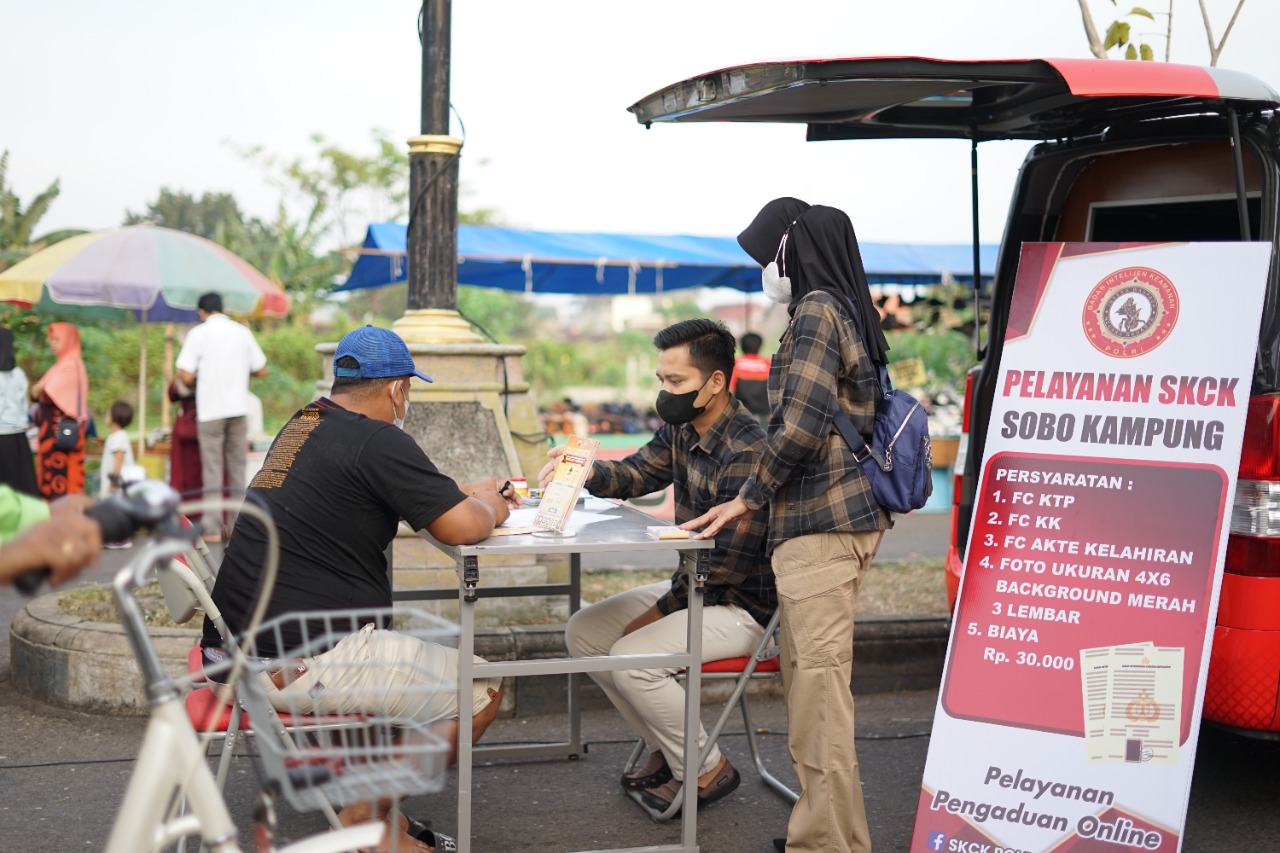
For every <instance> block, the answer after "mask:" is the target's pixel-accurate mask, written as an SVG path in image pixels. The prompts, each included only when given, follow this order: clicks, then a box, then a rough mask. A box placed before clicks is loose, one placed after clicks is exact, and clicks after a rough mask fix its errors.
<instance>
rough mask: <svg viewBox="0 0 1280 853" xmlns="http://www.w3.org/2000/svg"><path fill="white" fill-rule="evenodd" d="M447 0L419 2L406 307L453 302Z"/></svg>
mask: <svg viewBox="0 0 1280 853" xmlns="http://www.w3.org/2000/svg"><path fill="white" fill-rule="evenodd" d="M451 5H452V4H451V2H450V0H424V2H423V4H422V32H421V38H422V122H421V132H422V135H421V136H417V137H414V138H413V139H411V140H409V198H410V199H411V203H410V204H411V206H410V209H409V234H408V244H409V245H408V255H409V258H408V260H409V292H408V303H407V307H408V309H409V310H410V311H413V310H419V309H424V308H439V309H447V310H452V309H454V308H455V307H456V306H457V301H458V294H457V264H458V260H457V256H458V252H457V244H458V231H457V228H458V153H459V151H460V149H461V147H462V140H460V139H454V138H452V137H450V136H449V41H450V29H449V28H450V23H449V17H450V9H451Z"/></svg>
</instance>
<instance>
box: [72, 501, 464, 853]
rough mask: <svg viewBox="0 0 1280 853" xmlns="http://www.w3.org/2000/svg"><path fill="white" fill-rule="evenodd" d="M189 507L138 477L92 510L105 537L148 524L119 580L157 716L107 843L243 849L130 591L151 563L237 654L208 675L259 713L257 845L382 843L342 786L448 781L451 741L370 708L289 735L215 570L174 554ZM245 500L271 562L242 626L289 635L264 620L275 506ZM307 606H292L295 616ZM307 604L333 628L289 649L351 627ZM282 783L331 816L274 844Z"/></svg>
mask: <svg viewBox="0 0 1280 853" xmlns="http://www.w3.org/2000/svg"><path fill="white" fill-rule="evenodd" d="M193 508H195V507H194V506H186V505H180V503H179V498H178V495H177V493H176V492H174V491H173V490H172V489H170V488H169V487H168V486H167V485H165V484H164V483H160V482H155V481H142V482H137V483H133V484H131V485H129V486H127V487H126V488H125V489H124V490H123V491H122V492H119V493H117V495H115V496H113V497H112V498H108V499H106V500H104V501H101V502H99V503H98V504H97V505H95V506H94V507H92V508H91V509H90V511H89V514H90V515H92V516H93V517H94V518H95V519H97V520H98V522H99V523H100V524H101V525H102V527H103V538H104V541H119V540H122V539H126V538H129V537H131V536H133V535H134V534H135V533H137V532H139V531H143V532H146V533H148V534H149V538H148V541H147V542H146V544H145V546H144V547H142V548H141V549H140V550H139V552H138V554H137V556H136V557H135V558H134V559H133V560H132V561H130V563H129V564H128V565H127V566H125V567H124V568H123V569H121V570H120V571H119V572H118V573H117V574H116V576H115V578H114V580H113V583H112V592H113V596H114V598H115V602H116V606H117V609H118V612H119V614H120V620H121V623H122V624H123V626H124V631H125V634H126V636H127V638H128V640H129V643H130V647H131V648H132V650H133V653H134V657H135V658H136V660H137V663H138V668H139V670H140V672H141V675H142V682H143V687H144V690H145V693H146V697H147V705H148V709H149V711H148V714H149V717H150V719H149V722H148V724H147V728H146V732H145V734H144V736H143V741H142V746H141V748H140V750H139V752H138V758H137V763H136V765H135V768H134V771H133V773H132V775H131V776H130V779H129V784H128V786H127V788H126V790H125V795H124V800H123V802H122V804H121V807H120V811H119V813H118V814H117V817H116V820H115V822H114V824H113V827H112V830H111V834H110V836H109V838H108V841H107V846H106V853H159V852H160V851H161V850H162V849H164V848H166V847H169V846H170V845H174V844H178V845H179V847H180V849H181V848H183V847H184V846H185V842H186V839H187V838H188V837H191V836H197V837H199V839H200V841H201V844H202V846H203V848H204V849H208V850H209V851H212V853H241V851H242V849H243V848H242V847H241V846H240V844H239V842H238V839H237V836H238V830H237V828H236V825H235V822H234V819H233V817H232V815H231V813H230V810H229V809H228V806H227V803H226V800H225V798H224V796H223V794H222V791H221V789H220V787H219V783H218V780H216V779H215V776H214V773H213V771H212V770H211V768H210V766H209V763H208V755H207V743H208V738H209V736H210V734H211V733H210V732H203V733H200V732H197V730H196V729H195V727H194V726H193V725H192V723H191V721H190V718H189V717H188V715H187V712H186V708H185V704H184V701H183V695H184V693H183V690H182V682H181V681H180V680H176V679H174V678H172V677H171V676H169V675H168V673H166V672H165V670H164V667H163V665H162V664H161V661H160V658H159V655H158V653H157V652H156V649H155V646H154V644H153V643H152V641H151V638H150V635H149V634H148V632H147V629H146V624H145V621H144V618H143V615H142V610H141V608H140V606H139V605H138V602H137V599H136V598H135V597H134V592H135V591H136V590H137V589H138V588H139V587H141V586H142V585H143V584H144V583H145V582H146V580H147V579H148V577H149V576H151V575H153V574H155V575H157V576H159V577H166V576H167V580H166V583H165V585H166V586H167V587H168V589H167V590H166V591H167V592H168V591H172V590H173V589H175V588H176V587H175V586H174V585H175V584H181V585H183V586H185V588H186V590H188V591H189V593H190V596H191V597H192V598H194V599H195V600H196V601H198V602H199V603H200V605H202V606H203V607H204V609H205V610H206V612H207V613H209V614H212V618H214V620H215V624H219V627H220V629H223V630H224V645H225V646H226V648H227V651H228V653H229V655H230V658H231V659H230V660H229V661H228V662H227V663H226V664H225V665H220V666H219V667H216V668H213V669H211V670H208V671H207V672H206V674H207V675H208V676H209V677H210V678H213V677H215V676H219V677H221V676H225V678H219V680H220V681H221V682H222V683H224V684H226V685H229V686H232V687H234V689H235V691H236V696H237V700H238V701H240V702H242V704H243V705H244V706H245V707H246V708H247V709H248V711H249V713H250V714H251V715H252V718H253V719H254V721H255V732H256V734H257V735H258V737H259V745H260V756H259V757H260V760H261V767H262V772H261V776H262V779H263V783H262V788H261V790H260V791H259V794H258V804H257V808H256V810H255V818H254V829H255V836H256V849H257V850H259V851H270V853H340V851H351V850H363V849H369V848H372V847H375V846H377V845H378V844H380V843H381V842H382V839H383V834H384V831H385V829H386V825H385V824H384V823H382V822H377V821H371V822H368V823H363V824H359V825H356V826H351V827H340V826H337V825H336V824H337V821H336V818H335V816H334V812H333V809H332V807H331V805H330V803H329V800H330V799H331V798H333V797H340V796H346V797H351V798H356V799H364V798H373V797H378V798H382V797H386V798H396V799H398V798H400V797H403V796H408V795H411V794H420V793H428V792H432V791H438V790H440V788H441V787H442V786H443V773H444V768H445V766H446V763H447V759H446V756H447V753H448V745H447V744H446V742H445V741H444V740H442V739H440V738H439V737H437V736H436V735H434V734H433V733H431V732H428V731H426V730H422V731H421V732H418V733H416V734H415V735H414V736H412V737H405V736H404V732H405V731H406V729H408V730H409V731H411V732H412V731H413V726H414V724H413V723H412V722H411V721H406V720H403V719H397V718H386V717H376V716H366V715H354V716H345V717H329V718H327V719H324V720H321V721H320V722H319V725H317V726H315V727H312V728H310V729H308V731H307V734H305V735H303V736H302V737H300V738H296V737H293V736H291V735H290V733H289V731H288V730H287V729H286V728H285V727H284V726H283V724H281V723H280V722H279V719H278V718H277V715H276V714H275V711H274V710H273V709H272V708H271V706H270V703H269V702H268V700H267V697H266V695H265V693H264V691H263V690H262V689H261V687H259V686H258V684H257V681H258V680H259V678H261V677H262V674H263V673H264V672H265V671H266V668H265V664H264V663H263V661H261V660H260V659H253V658H252V656H251V655H250V654H245V653H243V652H242V651H241V650H240V649H239V648H238V647H237V646H236V644H235V642H234V641H232V640H231V638H230V637H229V635H228V634H226V632H225V624H220V617H218V616H217V612H218V611H217V608H216V606H215V605H214V604H213V601H212V599H211V597H210V595H209V588H210V587H211V583H210V580H211V578H210V577H209V576H208V575H207V574H206V575H205V576H204V577H201V576H200V574H203V573H197V572H195V571H192V570H191V569H190V568H188V567H187V566H185V565H183V564H182V563H178V562H176V558H178V557H179V556H181V555H184V554H187V555H190V554H191V551H192V548H193V545H194V542H195V541H196V540H197V539H198V538H199V535H200V531H199V528H197V527H192V526H190V525H184V523H183V517H182V510H184V509H185V510H190V509H193ZM201 508H210V505H209V504H204V505H203V506H202V507H201ZM239 511H240V512H241V513H244V514H248V515H252V516H254V517H256V518H258V519H259V520H261V521H262V522H263V524H264V525H265V526H266V528H267V530H268V537H269V541H270V547H269V549H268V550H269V553H270V554H271V555H272V557H271V558H270V559H269V560H268V564H267V565H266V566H264V571H263V590H262V591H261V592H260V594H259V603H258V607H257V609H256V611H255V613H254V614H253V616H252V618H251V621H250V624H249V628H248V630H246V632H245V636H248V637H255V636H262V635H264V632H265V635H266V636H273V637H275V638H276V639H277V640H281V639H282V634H281V633H280V632H281V624H282V622H281V620H279V619H277V620H273V621H272V622H267V623H265V624H261V623H262V616H263V612H264V611H265V609H266V600H267V598H268V595H267V592H269V590H270V589H271V588H272V585H273V584H274V579H275V568H276V567H275V550H276V549H275V541H274V539H275V530H274V527H273V526H272V524H271V520H270V518H269V517H268V515H267V513H265V512H264V511H263V510H261V509H260V508H258V507H256V506H254V505H253V504H251V503H248V502H246V503H245V504H244V505H243V506H242V507H240V509H239ZM139 544H141V543H139ZM196 564H197V565H198V564H199V563H198V558H197V563H196ZM387 613H388V614H389V613H390V611H387ZM300 615H301V614H294V618H297V617H298V616H300ZM310 615H311V616H316V617H317V618H319V619H321V620H322V622H323V624H324V625H325V626H327V628H328V629H329V630H328V632H327V634H326V632H322V631H314V632H310V633H308V634H307V635H306V636H304V640H305V641H306V644H305V648H298V649H297V650H296V651H294V650H291V651H290V654H309V653H314V652H317V651H319V650H321V648H322V646H323V644H324V643H331V642H332V641H333V639H334V638H335V637H336V636H337V634H338V631H337V630H336V629H339V628H342V627H343V625H342V623H341V622H340V621H334V620H336V619H337V617H338V616H339V614H333V613H330V614H310ZM361 615H362V616H363V615H365V614H361ZM421 616H423V617H425V618H426V619H427V620H429V622H430V623H431V624H432V625H433V626H434V628H435V630H436V631H437V632H439V631H442V630H450V629H451V626H448V625H447V623H443V622H441V620H439V619H437V618H436V617H433V616H429V615H426V614H421ZM378 618H382V617H381V615H378ZM326 620H327V621H326ZM251 651H252V649H250V652H251ZM317 732H319V733H317ZM282 794H283V795H284V796H285V798H286V799H287V800H288V801H289V802H290V803H291V804H292V805H293V806H294V807H295V808H298V809H299V810H300V811H305V810H311V809H320V810H323V811H325V812H326V815H327V816H328V817H329V820H330V824H331V825H333V826H332V828H331V829H330V830H329V831H325V832H321V833H318V834H315V835H312V836H309V837H306V838H303V839H300V840H298V841H295V842H293V843H291V844H288V845H287V846H285V847H280V848H278V847H276V846H275V839H274V830H275V802H276V799H277V798H278V797H279V796H280V795H282Z"/></svg>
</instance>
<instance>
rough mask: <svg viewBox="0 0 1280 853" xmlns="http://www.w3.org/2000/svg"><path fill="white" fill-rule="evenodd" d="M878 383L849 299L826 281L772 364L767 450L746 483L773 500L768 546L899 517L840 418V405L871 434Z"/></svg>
mask: <svg viewBox="0 0 1280 853" xmlns="http://www.w3.org/2000/svg"><path fill="white" fill-rule="evenodd" d="M877 388H878V385H877V382H876V370H875V365H874V364H872V362H871V359H870V358H869V357H868V356H867V351H866V348H865V347H864V346H863V345H862V340H861V338H859V337H858V332H857V327H856V326H855V325H854V324H853V321H852V319H851V318H850V317H849V316H848V313H847V309H846V308H845V307H844V305H843V303H841V302H840V301H839V300H838V298H837V297H835V296H833V295H832V294H830V293H827V292H825V291H821V290H816V291H812V292H810V293H808V294H806V295H805V296H804V297H802V298H801V300H800V302H799V304H798V305H797V306H796V311H795V314H794V315H793V316H792V318H791V323H790V325H789V326H788V327H787V330H786V332H784V333H783V335H782V340H781V342H780V345H779V348H778V352H777V353H776V354H775V355H774V356H773V364H772V366H771V368H770V370H769V402H770V404H771V406H772V413H771V414H770V417H769V437H768V441H767V443H766V445H765V450H764V454H763V455H762V456H761V459H760V464H759V465H758V466H757V467H756V469H755V471H754V472H753V473H752V475H751V477H750V478H749V479H748V480H747V482H746V484H744V485H743V487H742V491H741V493H740V494H741V497H742V499H743V500H744V501H746V503H747V506H749V507H752V508H753V509H754V508H756V507H761V506H764V505H766V504H768V505H769V509H770V512H769V553H771V554H772V553H773V549H774V548H776V547H777V546H778V545H779V544H780V543H782V542H786V541H787V540H789V539H794V538H795V537H797V536H805V535H808V534H811V533H831V532H835V531H868V530H884V529H886V528H888V527H890V526H891V522H890V519H889V514H888V513H886V512H885V511H884V510H882V509H881V508H880V505H879V504H878V503H876V499H875V498H874V497H873V496H872V494H871V483H870V481H869V480H868V479H867V475H866V474H864V473H863V471H862V469H861V468H860V467H859V466H858V463H857V462H855V461H853V453H852V452H851V451H850V450H849V446H848V445H847V444H845V442H844V439H842V438H841V437H840V434H839V433H838V432H836V431H835V425H834V417H835V413H836V407H837V406H839V407H840V408H842V409H844V411H845V412H846V413H847V414H848V415H849V418H850V420H852V421H853V425H854V427H855V428H856V429H857V430H858V431H859V432H860V433H862V434H863V436H864V437H865V436H870V435H871V432H872V428H873V426H874V423H875V404H876V395H877V393H878V391H877Z"/></svg>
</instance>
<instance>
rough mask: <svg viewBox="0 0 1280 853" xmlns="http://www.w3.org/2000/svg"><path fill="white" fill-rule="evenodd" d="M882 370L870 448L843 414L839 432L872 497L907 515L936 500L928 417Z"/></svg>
mask: <svg viewBox="0 0 1280 853" xmlns="http://www.w3.org/2000/svg"><path fill="white" fill-rule="evenodd" d="M835 295H836V296H837V297H838V298H839V297H842V296H843V294H835ZM842 301H843V302H844V303H845V307H846V309H848V311H849V312H850V316H851V317H852V318H853V322H854V326H855V328H857V329H858V333H859V335H860V336H862V328H861V323H860V322H859V317H858V312H857V311H856V310H854V307H853V305H851V304H849V301H848V300H847V299H842ZM862 339H863V340H866V337H865V336H862ZM877 369H878V371H879V385H880V391H881V395H882V396H881V397H880V401H879V402H878V403H877V404H876V419H875V429H874V431H873V433H872V436H871V444H870V445H868V444H867V442H866V440H865V439H864V438H863V437H862V435H861V434H860V433H859V432H858V430H857V429H855V428H854V426H853V421H851V420H849V416H848V415H847V414H845V413H844V410H843V409H840V410H838V411H837V412H836V415H835V427H836V431H837V432H839V433H840V436H841V437H842V438H843V439H844V440H845V443H846V444H848V445H849V450H850V451H851V452H852V453H853V458H854V461H855V462H857V463H858V464H859V465H861V466H862V470H863V471H864V472H865V473H866V475H867V479H868V480H870V481H871V494H872V495H873V496H875V499H876V503H878V504H880V506H881V507H883V508H884V509H886V510H888V511H889V512H897V513H907V512H911V511H912V510H916V509H920V507H922V506H924V505H925V504H926V503H927V502H928V500H929V496H930V495H931V494H933V453H932V450H931V448H930V445H929V416H928V415H927V414H926V413H925V410H924V406H922V405H921V404H920V401H919V400H917V399H916V398H915V397H912V396H911V395H910V394H908V393H907V392H905V391H898V390H896V389H895V388H894V387H893V382H892V381H891V380H890V379H889V370H888V368H887V367H886V366H885V365H883V364H880V365H877Z"/></svg>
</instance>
